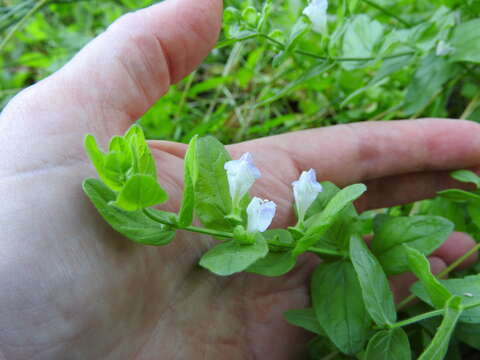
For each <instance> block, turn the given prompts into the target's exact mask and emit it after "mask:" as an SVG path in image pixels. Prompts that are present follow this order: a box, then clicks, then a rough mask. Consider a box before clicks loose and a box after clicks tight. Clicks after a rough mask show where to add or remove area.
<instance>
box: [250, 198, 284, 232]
mask: <svg viewBox="0 0 480 360" xmlns="http://www.w3.org/2000/svg"><path fill="white" fill-rule="evenodd" d="M276 210H277V205H276V204H275V203H274V202H273V201H268V200H262V199H260V198H258V197H254V198H253V199H252V201H250V204H249V205H248V207H247V215H248V224H247V232H249V233H253V232H256V231H259V232H264V231H265V230H267V228H268V227H269V226H270V224H271V223H272V220H273V217H274V216H275V211H276Z"/></svg>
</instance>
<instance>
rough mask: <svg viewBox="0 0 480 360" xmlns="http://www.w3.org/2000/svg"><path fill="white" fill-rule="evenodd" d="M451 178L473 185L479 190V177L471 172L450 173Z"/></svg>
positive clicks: (458, 171)
mask: <svg viewBox="0 0 480 360" xmlns="http://www.w3.org/2000/svg"><path fill="white" fill-rule="evenodd" d="M451 175H452V177H453V178H454V179H455V180H458V181H461V182H464V183H473V184H475V186H476V187H477V189H479V188H480V177H479V176H478V175H477V174H475V173H474V172H473V171H470V170H457V171H454V172H452V174H451Z"/></svg>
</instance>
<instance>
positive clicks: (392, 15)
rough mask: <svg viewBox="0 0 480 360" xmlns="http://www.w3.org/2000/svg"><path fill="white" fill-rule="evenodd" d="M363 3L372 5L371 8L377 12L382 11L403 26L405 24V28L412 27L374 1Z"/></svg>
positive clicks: (366, 0)
mask: <svg viewBox="0 0 480 360" xmlns="http://www.w3.org/2000/svg"><path fill="white" fill-rule="evenodd" d="M362 1H363V2H364V3H365V4H368V5H370V6H371V7H374V8H375V9H377V10H380V11H381V12H383V13H384V14H385V15H388V16H390V17H392V18H394V19H395V20H397V21H398V22H399V23H401V24H403V25H405V26H408V27H410V26H412V25H411V24H410V23H409V22H408V21H406V20H403V19H402V18H401V17H400V16H398V15H395V14H394V13H393V12H391V11H389V10H387V9H385V8H384V7H383V6H380V5H378V4H377V3H374V2H372V1H370V0H362Z"/></svg>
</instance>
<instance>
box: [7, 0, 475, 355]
mask: <svg viewBox="0 0 480 360" xmlns="http://www.w3.org/2000/svg"><path fill="white" fill-rule="evenodd" d="M220 20H221V1H220V0H201V1H199V0H170V1H166V2H163V3H162V4H159V5H156V6H153V7H151V8H148V9H145V10H142V11H139V12H137V13H133V14H130V15H127V16H125V17H123V18H122V19H120V20H119V21H117V22H116V23H115V24H114V25H112V26H111V27H110V28H109V30H108V31H107V32H105V33H104V34H103V35H101V36H100V37H99V38H97V39H96V40H94V41H93V42H92V43H91V44H89V45H88V46H87V47H86V48H85V49H84V50H83V51H82V52H81V53H80V54H78V55H77V56H76V57H75V58H74V59H73V60H72V61H71V62H70V63H69V64H68V65H67V66H65V67H64V68H63V69H61V70H60V71H59V72H57V73H56V74H54V75H53V76H51V77H49V78H48V79H46V80H44V81H43V82H40V83H38V84H36V85H35V86H33V87H31V88H29V89H27V90H26V91H24V92H22V93H21V94H20V95H19V96H17V97H16V98H15V99H14V100H12V102H11V103H10V104H9V106H8V107H7V108H6V109H5V110H4V112H3V113H2V114H1V117H0V144H1V145H0V149H1V152H0V194H1V199H2V201H1V203H0V359H1V358H2V356H3V357H4V358H6V359H133V358H135V359H137V358H138V359H199V358H202V359H225V358H228V359H250V358H252V359H255V358H259V359H264V358H270V359H290V358H297V357H298V355H299V354H301V352H302V345H304V343H305V341H306V338H305V334H304V333H303V332H302V331H301V330H299V329H296V328H294V327H292V326H289V325H287V324H286V323H285V322H284V321H283V320H282V316H281V314H282V312H283V311H285V310H287V309H291V308H300V307H304V306H307V305H308V278H309V274H310V272H311V270H312V267H313V266H314V265H315V263H316V261H317V260H316V259H315V258H312V257H308V256H305V257H302V258H300V260H299V264H298V266H297V267H296V268H295V269H294V270H293V271H292V272H291V273H290V274H288V275H286V276H284V277H282V278H278V279H269V278H262V277H260V276H256V275H243V274H241V275H236V276H232V277H230V278H220V277H216V276H214V275H212V274H210V273H208V272H207V271H206V270H203V269H201V268H199V267H198V266H197V265H196V264H197V262H198V259H199V258H200V256H201V254H202V253H203V252H205V250H206V249H208V248H209V247H210V246H212V244H213V240H212V239H210V238H208V237H202V236H197V235H192V234H190V233H183V232H179V233H178V235H177V237H176V239H175V241H174V242H173V243H172V244H170V245H169V246H166V247H162V248H153V247H147V246H141V245H137V244H134V243H132V242H130V241H128V240H127V239H125V238H123V237H122V236H120V235H119V234H118V233H116V232H114V231H113V230H111V229H110V228H109V226H108V225H107V224H106V223H105V222H104V221H103V220H102V219H101V218H100V216H99V215H98V214H97V213H96V211H95V209H94V208H93V206H92V205H91V204H90V202H89V201H88V199H87V198H86V197H85V195H84V194H83V193H82V190H81V182H82V180H83V179H84V178H86V177H91V176H93V174H94V171H93V168H92V167H91V165H90V164H89V162H88V161H87V158H86V156H85V154H84V151H83V148H82V140H83V137H84V135H85V134H86V133H94V134H95V135H96V136H97V137H98V138H100V140H101V142H103V143H104V144H105V143H106V142H107V141H108V139H109V138H110V137H111V136H112V135H114V134H121V133H123V132H124V131H125V130H126V128H127V127H128V126H129V125H130V124H131V123H132V122H133V121H134V120H136V119H137V118H138V117H139V116H141V115H142V114H143V113H144V112H145V111H146V110H148V108H149V107H150V106H151V105H152V104H153V103H154V102H155V101H156V100H157V99H158V98H159V97H160V96H161V95H162V94H163V93H165V91H167V89H168V86H169V85H170V84H172V83H175V82H177V81H178V80H180V79H181V78H182V77H183V76H185V75H187V74H188V73H189V72H190V71H192V70H193V69H194V68H195V67H196V66H197V65H198V64H199V62H200V61H201V60H202V59H203V57H204V56H205V55H206V54H207V53H208V51H209V50H210V49H211V47H212V46H213V44H214V42H215V40H216V37H217V34H218V30H219V27H220ZM479 145H480V127H478V126H477V125H475V124H473V123H468V122H461V121H452V120H420V121H403V122H389V123H370V124H355V125H349V126H337V127H332V128H324V129H318V130H311V131H305V132H300V133H291V134H287V135H282V136H277V137H271V138H266V139H261V140H255V141H251V142H247V143H242V144H237V145H232V146H231V147H229V151H230V152H231V153H232V155H233V157H238V156H239V155H241V154H242V153H243V152H246V151H249V152H251V153H252V154H253V156H254V157H255V159H256V164H257V166H258V167H259V168H260V169H261V171H262V174H263V177H262V179H260V180H259V181H258V183H257V184H256V185H255V187H254V189H253V193H254V194H255V195H257V196H260V197H262V198H269V199H272V200H274V201H276V202H277V204H278V216H277V218H276V220H275V222H274V224H273V227H279V226H286V225H289V224H291V223H292V222H293V212H292V209H291V205H290V204H291V198H292V194H291V187H290V183H291V182H292V181H293V180H295V179H296V178H297V177H298V175H299V173H300V172H301V170H305V169H308V168H311V167H313V168H315V169H316V170H317V173H318V177H319V179H321V180H330V181H333V182H335V183H336V184H338V185H339V186H344V185H347V184H351V183H354V182H360V181H362V182H365V183H366V184H367V186H368V187H369V191H368V193H367V195H366V196H365V197H364V198H362V199H361V201H360V202H359V203H358V207H359V208H361V209H362V210H364V209H369V208H377V207H384V206H390V205H393V204H400V203H406V202H410V201H414V200H418V199H421V198H425V197H429V196H432V195H433V194H434V193H435V191H437V190H439V189H442V188H445V187H450V186H454V185H455V184H454V183H453V182H452V181H451V180H449V178H448V170H452V169H457V168H465V167H474V166H476V165H478V164H479V163H480V146H479ZM151 147H152V150H153V153H154V156H155V157H156V159H157V163H158V168H159V179H160V182H161V183H162V185H163V186H164V187H165V188H166V190H167V191H168V192H169V193H170V197H171V200H170V201H169V202H168V203H167V204H166V207H165V209H168V210H172V211H175V210H177V209H178V206H179V201H180V199H181V191H182V177H183V174H182V169H183V159H182V158H183V155H184V152H185V146H184V145H182V144H176V143H168V142H152V143H151ZM471 246H472V240H471V239H469V238H468V237H467V236H466V235H464V234H455V235H454V236H452V237H451V238H450V239H449V240H448V241H447V242H446V243H445V244H444V245H443V246H442V248H441V249H439V250H437V252H436V253H435V256H434V257H432V258H431V262H432V264H433V266H434V269H435V270H436V271H438V270H439V269H441V268H442V267H444V266H445V264H446V263H449V262H451V261H452V260H453V259H454V258H456V257H458V256H459V255H461V254H463V253H464V252H465V251H466V250H467V249H468V248H469V247H471ZM410 281H411V279H410V278H409V277H408V276H403V277H401V278H396V279H393V280H392V286H394V288H395V289H396V293H397V295H398V296H401V295H402V294H404V293H405V289H406V287H407V285H408V283H409V282H410Z"/></svg>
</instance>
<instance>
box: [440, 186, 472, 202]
mask: <svg viewBox="0 0 480 360" xmlns="http://www.w3.org/2000/svg"><path fill="white" fill-rule="evenodd" d="M438 195H439V196H441V197H443V198H445V199H448V200H451V201H456V202H466V201H474V202H480V195H477V194H474V193H472V192H468V191H465V190H459V189H449V190H443V191H439V192H438Z"/></svg>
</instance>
